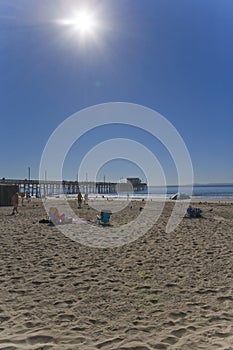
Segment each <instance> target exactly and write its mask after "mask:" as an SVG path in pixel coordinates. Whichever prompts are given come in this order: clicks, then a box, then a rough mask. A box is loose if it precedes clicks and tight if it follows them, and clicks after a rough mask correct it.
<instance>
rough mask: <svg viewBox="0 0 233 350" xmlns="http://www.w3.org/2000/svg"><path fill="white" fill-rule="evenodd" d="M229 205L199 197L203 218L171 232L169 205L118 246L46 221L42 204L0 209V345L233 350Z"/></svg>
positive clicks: (121, 219) (119, 217)
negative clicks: (97, 244) (90, 242)
mask: <svg viewBox="0 0 233 350" xmlns="http://www.w3.org/2000/svg"><path fill="white" fill-rule="evenodd" d="M232 204H233V203H230V202H229V203H223V202H222V203H218V202H216V203H204V202H202V203H198V204H196V205H198V207H200V208H201V209H202V210H203V212H204V216H205V218H204V219H183V221H182V222H181V223H180V225H179V227H178V228H177V229H176V230H175V231H173V232H171V233H169V234H168V233H165V226H166V223H167V220H168V218H169V215H170V212H171V208H172V206H173V203H171V202H168V203H167V204H166V207H165V209H164V211H163V214H162V215H161V217H160V219H159V220H158V222H157V223H156V225H155V226H154V227H153V228H152V229H150V230H149V231H148V233H147V234H146V235H144V236H143V237H141V238H139V239H138V240H137V241H135V242H133V243H131V244H128V245H125V246H122V247H118V248H112V249H97V248H90V247H87V246H84V245H81V244H79V243H77V242H74V241H72V240H70V239H69V238H67V237H65V236H64V235H63V234H62V233H61V232H60V231H59V230H58V228H57V227H53V226H48V225H46V224H40V223H39V222H38V221H39V220H40V219H41V218H43V217H44V215H45V212H44V209H43V206H42V203H41V202H40V200H33V201H32V202H31V203H30V204H28V203H25V206H24V207H19V215H16V216H10V215H8V214H10V213H11V208H0V237H1V238H0V239H1V246H0V259H1V270H0V283H1V284H0V286H1V287H0V349H8V350H10V349H12V350H13V349H14V350H15V349H22V350H23V349H37V350H39V349H40V350H42V349H43V350H45V349H46V350H47V349H67V350H68V349H77V350H97V349H101V350H130V349H131V350H150V349H158V350H159V349H184V350H186V349H208V350H209V349H216V350H219V349H225V350H226V349H228V350H230V349H233V279H232V277H233V276H232V274H233V243H232V241H233V205H232ZM72 205H73V206H75V205H76V203H75V202H74V201H73V204H72ZM141 205H142V203H141V202H139V201H137V202H132V203H131V204H130V206H131V207H130V206H129V207H127V208H125V209H124V210H123V211H122V212H121V213H115V214H113V215H112V218H111V222H112V225H113V226H114V225H115V226H117V225H118V226H119V225H121V224H123V223H126V222H128V221H130V219H132V218H134V217H136V216H137V215H138V213H139V208H140V207H141ZM78 213H79V215H80V216H82V217H84V218H88V219H95V215H96V212H95V211H94V210H93V209H90V210H88V209H87V208H83V209H81V210H79V212H78ZM104 229H108V228H104Z"/></svg>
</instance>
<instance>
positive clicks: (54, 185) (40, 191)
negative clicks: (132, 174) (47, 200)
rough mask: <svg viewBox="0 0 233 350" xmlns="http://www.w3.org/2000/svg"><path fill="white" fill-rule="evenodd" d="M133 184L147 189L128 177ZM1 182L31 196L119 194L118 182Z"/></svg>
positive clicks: (135, 186)
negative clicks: (80, 193) (16, 187)
mask: <svg viewBox="0 0 233 350" xmlns="http://www.w3.org/2000/svg"><path fill="white" fill-rule="evenodd" d="M127 181H129V182H130V183H131V185H132V188H133V191H134V192H143V191H146V190H147V184H146V183H142V182H141V181H140V180H139V179H138V178H132V179H131V178H129V179H127ZM0 184H5V185H12V186H18V188H19V192H20V193H22V192H23V193H29V194H30V195H31V196H36V197H41V196H49V195H51V196H53V195H59V194H62V193H64V194H77V193H78V192H79V191H80V192H82V193H92V194H117V185H118V183H117V182H105V181H103V182H94V181H68V180H63V181H54V180H28V179H24V180H19V179H6V178H2V179H0Z"/></svg>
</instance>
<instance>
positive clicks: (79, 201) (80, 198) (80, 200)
mask: <svg viewBox="0 0 233 350" xmlns="http://www.w3.org/2000/svg"><path fill="white" fill-rule="evenodd" d="M82 201H83V196H82V193H81V192H79V193H78V209H80V208H81V207H82Z"/></svg>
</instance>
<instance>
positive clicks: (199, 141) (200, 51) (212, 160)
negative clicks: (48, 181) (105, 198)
mask: <svg viewBox="0 0 233 350" xmlns="http://www.w3.org/2000/svg"><path fill="white" fill-rule="evenodd" d="M83 4H85V6H87V5H88V7H89V9H90V10H91V11H92V13H94V14H95V15H96V19H98V25H97V27H96V28H95V30H94V34H95V35H93V33H87V34H84V35H81V34H80V33H78V30H74V28H73V27H72V25H70V23H65V22H64V23H63V22H62V20H69V19H72V18H73V16H74V14H76V13H78V11H79V10H80V8H81V7H82V6H83ZM76 29H77V28H76ZM232 38H233V3H232V0H205V1H204V0H105V1H101V0H95V1H94V0H93V1H87V0H85V1H77V0H75V1H67V0H0V96H1V103H0V118H1V137H0V146H1V151H0V177H7V178H27V177H28V167H30V169H31V178H38V169H39V163H40V158H41V154H42V152H43V149H44V147H45V144H46V142H47V140H48V139H49V137H50V135H51V133H52V132H53V131H54V130H55V129H56V128H57V126H58V125H59V124H60V123H61V122H63V121H64V120H65V119H66V118H67V117H69V116H70V115H72V114H73V113H75V112H77V111H79V110H82V109H83V108H86V107H89V106H92V105H96V104H100V103H106V102H118V101H120V102H130V103H136V104H139V105H143V106H146V107H149V108H151V109H154V110H156V111H158V112H159V113H160V114H162V115H163V116H164V117H165V118H167V119H168V120H169V121H170V122H171V123H172V124H173V125H174V126H175V128H176V129H177V130H178V132H179V133H180V135H181V136H182V138H183V139H184V141H185V143H186V146H187V148H188V150H189V152H190V155H191V159H192V162H193V168H194V176H195V182H199V183H200V182H202V183H207V182H233V157H232V150H233V45H232V44H233V39H232ZM129 132H130V133H131V135H133V136H132V138H133V139H134V140H137V142H141V143H142V144H144V145H145V146H146V147H148V148H150V149H151V151H153V152H154V154H155V155H156V157H157V158H158V159H159V160H160V162H161V165H162V167H163V169H164V172H165V174H166V177H167V179H168V183H175V182H176V175H175V171H174V164H172V160H171V159H170V156H169V154H168V153H167V152H166V151H165V150H164V148H163V147H162V146H161V145H160V144H159V142H158V141H157V140H153V139H152V138H151V136H150V135H148V134H146V133H145V132H143V131H140V132H139V131H138V130H130V128H128V129H127V127H125V126H122V127H121V126H120V125H119V126H118V127H117V128H114V130H113V129H111V126H109V127H108V129H106V127H102V128H99V129H96V130H94V131H93V132H90V133H88V134H87V135H84V136H83V137H82V139H81V140H79V141H77V142H76V143H75V144H74V145H73V147H72V148H71V150H70V152H69V154H68V156H67V159H66V161H65V163H64V169H63V173H64V177H65V178H67V179H74V178H75V177H76V174H77V167H78V163H79V161H80V159H81V157H82V156H84V155H85V153H86V152H87V151H88V150H89V149H90V147H94V145H95V144H98V143H99V142H102V141H104V140H106V139H107V138H108V137H110V138H111V137H127V135H128V133H129ZM106 135H107V136H106ZM103 176H106V177H107V180H111V179H112V180H115V179H117V178H121V177H126V176H140V177H144V174H143V172H142V171H141V170H139V169H137V166H136V165H133V164H130V162H128V163H127V164H126V162H125V161H122V162H121V161H120V160H116V161H115V162H114V161H111V162H110V163H109V164H107V165H105V166H104V167H103V169H102V170H100V173H99V177H100V179H101V178H103ZM144 179H145V178H144Z"/></svg>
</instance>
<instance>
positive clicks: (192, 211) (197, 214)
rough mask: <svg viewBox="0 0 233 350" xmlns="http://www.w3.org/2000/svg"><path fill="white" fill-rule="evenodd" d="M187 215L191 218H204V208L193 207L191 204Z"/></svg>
mask: <svg viewBox="0 0 233 350" xmlns="http://www.w3.org/2000/svg"><path fill="white" fill-rule="evenodd" d="M187 217H189V218H203V214H202V210H201V209H200V208H193V207H192V206H191V205H190V206H189V207H188V209H187Z"/></svg>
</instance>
